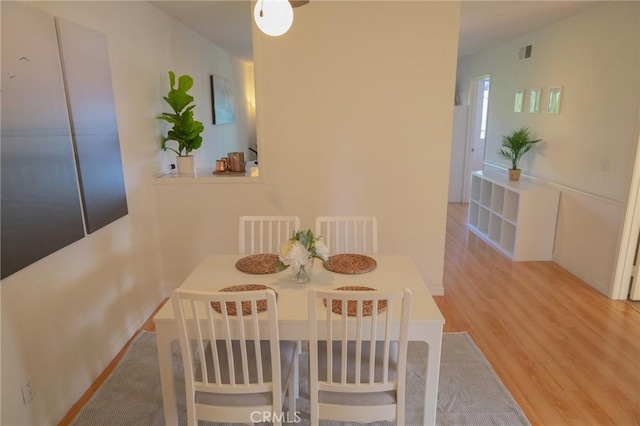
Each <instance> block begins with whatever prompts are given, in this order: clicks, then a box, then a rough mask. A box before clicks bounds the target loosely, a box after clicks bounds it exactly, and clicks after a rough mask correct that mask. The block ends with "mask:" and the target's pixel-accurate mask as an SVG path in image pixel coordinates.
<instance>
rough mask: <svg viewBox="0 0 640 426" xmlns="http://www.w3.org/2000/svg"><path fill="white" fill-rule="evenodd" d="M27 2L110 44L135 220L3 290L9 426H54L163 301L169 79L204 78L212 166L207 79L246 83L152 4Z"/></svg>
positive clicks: (202, 112)
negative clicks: (162, 186) (160, 184)
mask: <svg viewBox="0 0 640 426" xmlns="http://www.w3.org/2000/svg"><path fill="white" fill-rule="evenodd" d="M30 4H31V5H32V6H34V7H36V8H38V9H41V10H43V11H45V12H48V13H50V14H52V15H54V16H60V17H62V18H64V19H67V20H69V21H73V22H76V23H78V24H80V25H83V26H86V27H89V28H92V29H94V30H96V31H100V32H102V33H105V34H106V35H107V38H108V44H109V55H110V61H111V75H112V79H113V89H114V98H115V104H116V114H117V119H118V128H119V134H120V148H121V152H122V161H123V166H124V175H125V184H126V190H127V199H128V206H129V214H128V215H127V216H126V217H124V218H122V219H120V220H118V221H116V222H114V223H112V224H110V225H108V226H107V227H105V228H102V229H100V230H99V231H97V232H95V233H93V234H91V235H89V236H86V237H85V238H83V239H82V240H80V241H78V242H76V243H74V244H72V245H70V246H68V247H66V248H64V249H62V250H60V251H58V252H56V253H54V254H52V255H50V256H48V257H46V258H44V259H42V260H41V261H39V262H36V263H35V264H33V265H31V266H29V267H27V268H25V269H23V270H21V271H19V272H17V273H16V274H14V275H11V276H10V277H8V278H6V279H5V280H3V281H2V283H1V292H2V297H1V303H2V306H1V315H2V328H1V338H2V342H1V343H2V345H1V347H2V358H1V371H2V383H1V384H2V414H1V419H0V422H1V423H2V424H3V425H32V424H55V423H57V422H58V421H59V420H60V419H61V418H62V416H64V414H66V412H67V411H68V410H69V408H71V406H72V405H73V404H74V403H75V402H76V401H77V399H78V398H79V397H80V396H81V395H82V394H83V393H84V392H85V391H86V389H87V388H88V387H89V386H90V384H91V383H92V382H93V381H94V380H95V379H96V377H97V375H98V374H99V373H101V372H102V370H103V369H104V368H105V366H106V365H107V363H108V362H110V361H111V360H112V359H113V357H114V356H115V354H116V353H117V352H118V351H119V350H120V349H121V348H122V347H123V345H124V344H125V343H126V342H127V340H128V339H129V338H130V337H131V335H132V334H133V333H134V332H135V331H136V330H137V329H138V328H139V327H140V326H141V325H142V323H143V321H144V320H146V319H147V318H148V316H149V315H150V314H151V313H152V311H153V309H154V308H155V307H156V306H157V305H158V304H159V303H160V301H161V300H162V298H163V297H164V294H163V284H164V276H163V273H162V267H161V260H160V251H159V235H158V224H157V216H156V210H155V207H156V206H155V200H154V194H153V191H152V190H151V188H152V183H153V182H154V179H153V176H154V175H156V174H157V173H159V172H160V171H162V170H164V169H165V168H166V167H167V165H168V163H169V162H172V161H173V156H171V155H170V154H166V153H162V152H161V151H160V149H159V146H160V133H161V132H160V129H161V127H162V126H161V123H160V122H159V121H158V120H156V119H155V116H156V115H158V114H159V113H160V112H162V111H164V110H165V108H166V107H165V105H164V102H163V101H162V99H161V97H162V96H163V95H164V94H166V92H167V91H168V89H169V87H168V76H167V71H168V70H174V71H175V72H176V73H179V74H181V73H188V74H191V75H193V76H194V77H195V78H196V81H197V83H196V84H197V86H196V89H195V90H194V92H193V93H194V95H195V96H196V102H197V104H198V112H197V115H198V116H199V118H200V119H201V120H203V121H204V122H205V126H206V127H207V129H206V139H207V140H206V141H205V147H204V148H203V149H202V150H201V151H199V152H198V153H197V158H198V162H199V164H207V165H208V166H209V167H212V166H213V160H215V158H216V157H219V156H221V155H224V154H226V152H227V151H226V148H224V149H222V148H219V147H218V146H217V144H218V141H219V140H220V139H223V138H226V137H227V136H226V135H221V133H223V132H226V131H229V129H230V127H228V128H224V129H223V127H224V126H218V127H220V129H216V128H213V127H214V126H212V125H211V124H210V123H211V119H210V117H211V109H210V108H211V107H210V104H211V101H210V95H209V93H210V92H209V75H210V74H211V73H221V74H222V75H225V76H228V77H229V78H233V76H234V74H235V73H238V71H237V68H238V64H237V63H235V61H233V60H232V58H231V57H230V56H229V55H228V54H226V53H225V52H224V51H221V50H220V49H219V48H217V47H216V46H215V45H213V44H211V43H208V42H206V41H205V40H203V39H202V37H200V36H199V35H196V34H195V33H193V32H192V31H191V30H188V29H186V28H185V27H184V26H182V25H181V24H179V23H177V22H176V21H174V20H172V19H170V18H169V17H168V16H167V15H166V14H164V13H163V12H161V11H159V10H158V9H156V8H155V7H153V6H151V5H149V4H148V3H146V2H37V3H30ZM200 106H201V108H200ZM207 124H208V126H207ZM245 132H248V130H245ZM225 141H226V139H225ZM225 143H226V142H225ZM234 150H235V149H234ZM29 374H31V376H32V380H33V386H34V388H35V398H34V399H33V400H32V401H31V402H30V403H29V404H26V405H25V404H23V402H22V396H21V390H20V384H21V381H22V379H23V377H25V376H27V375H29Z"/></svg>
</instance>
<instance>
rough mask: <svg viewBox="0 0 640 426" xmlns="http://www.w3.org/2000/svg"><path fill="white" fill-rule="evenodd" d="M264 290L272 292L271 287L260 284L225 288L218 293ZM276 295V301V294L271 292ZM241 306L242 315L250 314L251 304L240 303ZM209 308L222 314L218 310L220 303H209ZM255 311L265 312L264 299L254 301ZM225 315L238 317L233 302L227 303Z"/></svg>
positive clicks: (265, 303)
mask: <svg viewBox="0 0 640 426" xmlns="http://www.w3.org/2000/svg"><path fill="white" fill-rule="evenodd" d="M265 289H270V290H273V289H272V288H271V287H267V286H266V285H262V284H242V285H233V286H231V287H225V288H223V289H221V290H220V291H224V292H237V291H252V290H265ZM273 291H274V292H275V293H276V299H277V298H278V293H277V292H276V291H275V290H273ZM241 306H242V315H248V314H250V313H251V302H249V301H245V302H242V303H241ZM211 307H213V309H214V310H215V311H217V312H219V313H222V311H221V309H220V303H218V302H211ZM256 309H257V310H258V312H263V311H266V310H267V300H266V299H262V300H257V301H256ZM227 314H228V315H238V312H237V310H236V304H235V303H233V302H227Z"/></svg>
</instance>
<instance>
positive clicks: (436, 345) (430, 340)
mask: <svg viewBox="0 0 640 426" xmlns="http://www.w3.org/2000/svg"><path fill="white" fill-rule="evenodd" d="M425 342H426V343H427V346H428V347H427V371H426V374H425V392H424V425H425V426H431V425H435V424H436V410H437V406H438V381H439V379H440V352H441V350H442V330H440V331H438V332H435V331H434V332H429V333H428V336H427V339H426V340H425Z"/></svg>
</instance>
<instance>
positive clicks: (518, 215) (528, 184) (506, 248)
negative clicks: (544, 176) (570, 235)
mask: <svg viewBox="0 0 640 426" xmlns="http://www.w3.org/2000/svg"><path fill="white" fill-rule="evenodd" d="M559 200H560V191H559V190H556V189H554V188H552V187H550V186H547V185H543V184H539V183H536V182H532V181H530V180H527V179H524V178H523V179H521V180H520V181H517V182H513V181H509V179H508V177H507V172H506V171H505V172H504V174H502V173H498V172H482V171H478V172H473V174H472V175H471V198H470V200H469V215H468V226H469V228H470V229H471V230H472V231H473V232H474V233H475V234H477V235H478V236H479V237H481V238H482V239H483V240H485V241H486V242H488V243H489V244H491V245H492V246H493V247H495V248H496V249H498V251H500V252H501V253H503V254H504V255H506V256H507V257H509V258H510V259H513V260H551V256H552V254H553V242H554V238H555V231H556V219H557V216H558V202H559Z"/></svg>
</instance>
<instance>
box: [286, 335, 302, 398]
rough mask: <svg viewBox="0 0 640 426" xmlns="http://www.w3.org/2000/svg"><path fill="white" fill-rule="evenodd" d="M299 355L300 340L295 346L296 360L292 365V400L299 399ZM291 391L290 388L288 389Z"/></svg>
mask: <svg viewBox="0 0 640 426" xmlns="http://www.w3.org/2000/svg"><path fill="white" fill-rule="evenodd" d="M300 354H302V342H301V341H300V340H298V343H297V344H296V359H295V363H294V365H293V375H294V376H295V383H294V384H293V397H294V398H299V397H300V380H298V379H299V377H300V374H299V373H298V371H299V367H298V363H299V362H298V359H299V356H300ZM289 389H291V388H289Z"/></svg>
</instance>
